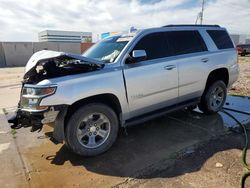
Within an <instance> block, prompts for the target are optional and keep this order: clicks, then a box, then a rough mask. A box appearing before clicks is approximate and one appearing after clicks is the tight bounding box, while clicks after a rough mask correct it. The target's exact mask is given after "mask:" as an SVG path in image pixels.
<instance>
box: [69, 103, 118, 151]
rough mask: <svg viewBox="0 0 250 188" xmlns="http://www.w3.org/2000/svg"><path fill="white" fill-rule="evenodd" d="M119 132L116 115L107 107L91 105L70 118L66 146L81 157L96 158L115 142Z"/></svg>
mask: <svg viewBox="0 0 250 188" xmlns="http://www.w3.org/2000/svg"><path fill="white" fill-rule="evenodd" d="M118 130H119V122H118V118H117V115H116V113H115V112H114V111H113V110H112V109H111V108H110V107H109V106H107V105H104V104H101V103H91V104H87V105H85V106H83V107H81V108H79V109H78V110H77V111H76V112H75V113H73V114H72V116H71V117H70V119H69V121H68V123H67V126H66V130H65V141H66V146H67V147H68V148H69V149H71V150H72V151H73V152H74V153H76V154H78V155H81V156H96V155H99V154H101V153H103V152H105V151H107V150H108V149H109V148H110V147H111V146H112V145H113V144H114V142H115V140H116V138H117V135H118Z"/></svg>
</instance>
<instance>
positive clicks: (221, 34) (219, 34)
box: [207, 30, 234, 49]
mask: <svg viewBox="0 0 250 188" xmlns="http://www.w3.org/2000/svg"><path fill="white" fill-rule="evenodd" d="M207 33H208V34H209V35H210V37H211V38H212V39H213V41H214V43H215V45H216V46H217V48H218V49H227V48H234V45H233V43H232V40H231V39H230V37H229V35H228V34H227V32H226V31H224V30H207Z"/></svg>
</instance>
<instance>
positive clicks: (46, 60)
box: [8, 50, 104, 141]
mask: <svg viewBox="0 0 250 188" xmlns="http://www.w3.org/2000/svg"><path fill="white" fill-rule="evenodd" d="M103 67H104V63H102V62H101V61H97V60H94V59H89V58H86V57H83V56H81V55H74V54H68V53H64V52H55V51H49V50H43V51H40V52H37V53H35V54H34V55H33V56H32V57H31V58H30V60H29V61H28V63H27V65H26V68H25V74H24V77H23V81H22V89H21V96H20V101H19V103H18V108H17V111H16V113H15V115H14V116H13V117H11V118H10V119H9V120H8V121H9V123H11V124H12V125H11V128H13V129H18V128H21V127H31V131H32V132H34V131H37V130H41V129H42V127H43V124H48V123H53V122H56V123H57V124H62V123H64V122H63V121H64V119H63V118H64V117H65V115H66V110H67V105H63V104H62V105H56V106H41V105H40V103H41V101H42V100H43V98H45V97H49V96H51V95H54V94H55V93H56V90H57V84H49V85H43V84H39V82H41V81H43V80H45V79H51V78H56V77H62V76H67V75H73V74H80V73H85V72H91V71H97V70H100V69H102V68H103ZM60 127H63V126H57V125H56V126H55V129H56V130H54V132H55V135H56V134H57V131H58V130H57V129H60ZM60 131H61V130H60ZM56 137H57V140H60V141H62V138H61V137H62V136H61V135H57V136H56Z"/></svg>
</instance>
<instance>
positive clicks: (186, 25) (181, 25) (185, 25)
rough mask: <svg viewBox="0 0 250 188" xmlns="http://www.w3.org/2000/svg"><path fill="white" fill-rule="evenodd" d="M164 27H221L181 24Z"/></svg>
mask: <svg viewBox="0 0 250 188" xmlns="http://www.w3.org/2000/svg"><path fill="white" fill-rule="evenodd" d="M163 27H220V26H219V25H200V24H184V25H183V24H180V25H165V26H163Z"/></svg>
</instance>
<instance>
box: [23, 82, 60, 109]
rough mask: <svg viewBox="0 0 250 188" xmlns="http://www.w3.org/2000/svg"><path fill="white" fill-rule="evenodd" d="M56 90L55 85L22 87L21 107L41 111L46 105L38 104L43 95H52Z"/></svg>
mask: <svg viewBox="0 0 250 188" xmlns="http://www.w3.org/2000/svg"><path fill="white" fill-rule="evenodd" d="M55 92H56V86H46V87H45V86H33V85H31V86H29V85H28V86H27V85H25V86H24V87H23V89H22V96H21V108H22V110H27V111H43V110H46V109H47V108H48V107H47V106H40V105H39V104H40V102H41V100H42V99H43V98H44V97H47V96H50V95H53V94H54V93H55Z"/></svg>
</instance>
